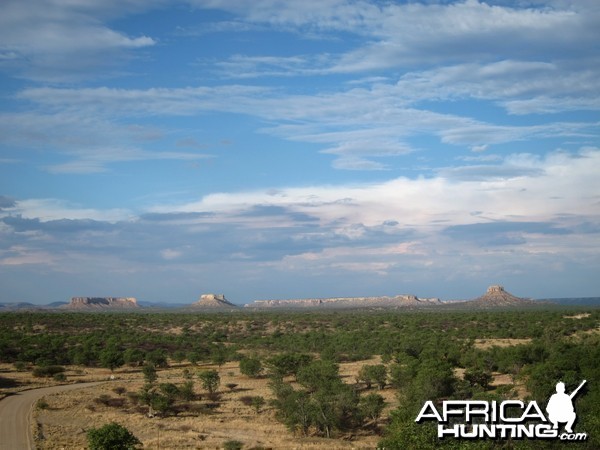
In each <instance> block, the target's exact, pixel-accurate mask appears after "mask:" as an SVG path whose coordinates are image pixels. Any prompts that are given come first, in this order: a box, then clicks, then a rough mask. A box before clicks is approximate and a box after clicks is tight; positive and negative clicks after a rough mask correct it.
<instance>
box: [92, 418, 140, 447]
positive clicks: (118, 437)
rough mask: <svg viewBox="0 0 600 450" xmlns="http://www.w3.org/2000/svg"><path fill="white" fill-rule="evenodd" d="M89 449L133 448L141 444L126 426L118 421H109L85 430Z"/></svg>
mask: <svg viewBox="0 0 600 450" xmlns="http://www.w3.org/2000/svg"><path fill="white" fill-rule="evenodd" d="M87 439H88V446H89V449H90V450H133V449H135V448H137V446H138V445H140V444H141V442H140V440H139V439H138V438H136V437H135V436H134V435H133V434H132V433H131V432H130V431H129V430H128V429H127V428H125V427H124V426H122V425H119V424H118V423H114V422H112V423H109V424H106V425H104V426H102V427H100V428H92V429H91V430H89V431H88V432H87Z"/></svg>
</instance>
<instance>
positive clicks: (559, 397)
mask: <svg viewBox="0 0 600 450" xmlns="http://www.w3.org/2000/svg"><path fill="white" fill-rule="evenodd" d="M585 383H586V380H583V381H582V382H581V384H580V385H579V386H578V387H577V389H575V390H574V391H573V392H571V394H570V395H568V394H565V383H563V382H562V381H559V382H558V383H556V394H553V395H552V397H550V400H548V405H547V406H546V411H547V412H548V419H550V422H552V424H553V425H554V426H553V427H552V429H554V430H557V429H558V423H559V422H566V423H567V424H566V425H565V431H566V432H567V433H573V424H574V423H575V419H577V415H576V414H575V408H574V407H573V398H574V397H575V395H577V393H578V392H579V390H580V389H581V388H582V387H583V385H584V384H585Z"/></svg>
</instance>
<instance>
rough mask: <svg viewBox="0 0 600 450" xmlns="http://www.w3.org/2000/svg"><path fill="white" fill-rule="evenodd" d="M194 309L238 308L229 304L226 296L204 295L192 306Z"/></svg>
mask: <svg viewBox="0 0 600 450" xmlns="http://www.w3.org/2000/svg"><path fill="white" fill-rule="evenodd" d="M191 306H192V307H194V308H197V307H200V308H228V309H229V308H236V307H237V306H236V305H234V304H233V303H231V302H229V300H227V299H226V298H225V295H224V294H202V295H201V296H200V298H199V299H198V301H197V302H196V303H192V305H191Z"/></svg>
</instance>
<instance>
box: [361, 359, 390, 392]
mask: <svg viewBox="0 0 600 450" xmlns="http://www.w3.org/2000/svg"><path fill="white" fill-rule="evenodd" d="M358 380H359V381H362V382H363V383H365V384H366V385H367V389H371V385H372V384H373V383H375V384H377V386H378V387H379V389H383V388H384V387H385V385H386V384H387V368H386V367H385V366H384V365H383V364H375V365H368V364H366V365H364V366H362V367H361V369H360V371H359V372H358Z"/></svg>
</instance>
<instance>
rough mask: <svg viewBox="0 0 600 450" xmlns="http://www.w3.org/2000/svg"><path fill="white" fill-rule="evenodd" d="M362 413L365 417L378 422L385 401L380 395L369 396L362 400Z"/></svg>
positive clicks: (360, 404) (360, 405)
mask: <svg viewBox="0 0 600 450" xmlns="http://www.w3.org/2000/svg"><path fill="white" fill-rule="evenodd" d="M359 407H360V411H361V413H362V415H363V416H364V417H368V418H369V419H371V420H377V419H379V417H380V416H381V412H382V411H383V408H384V407H385V400H384V399H383V397H382V396H381V395H379V394H374V393H372V394H369V395H366V396H364V397H362V398H361V399H360V403H359Z"/></svg>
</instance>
